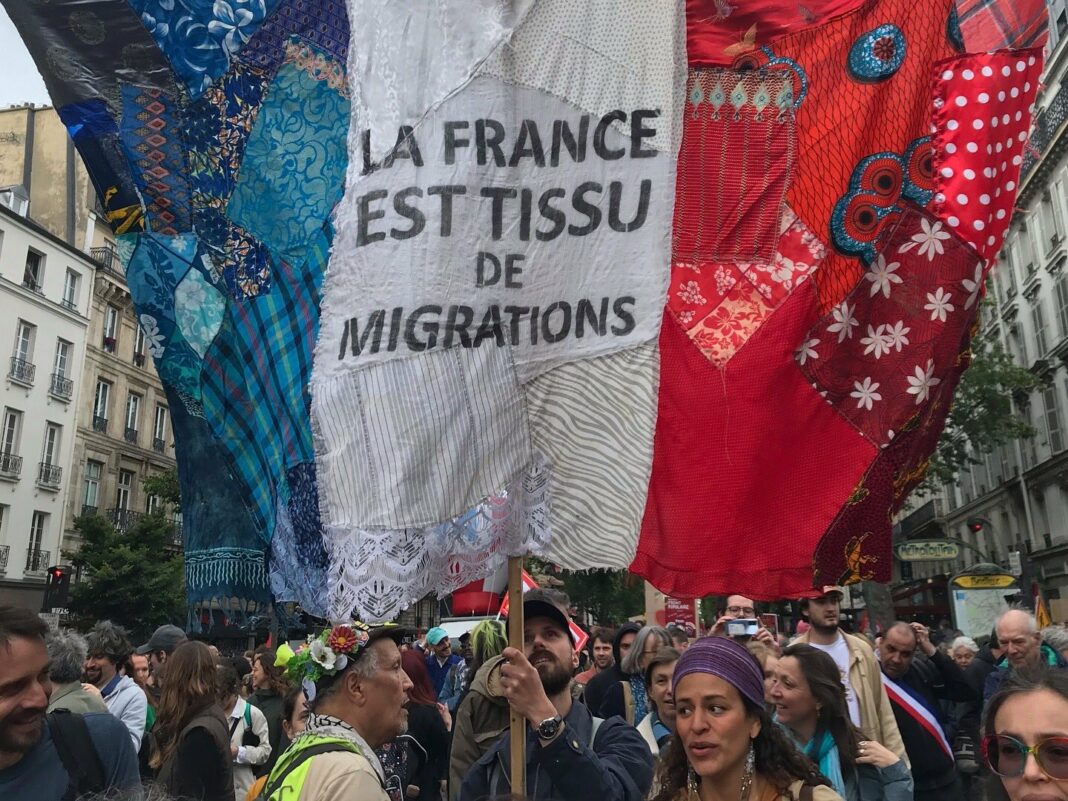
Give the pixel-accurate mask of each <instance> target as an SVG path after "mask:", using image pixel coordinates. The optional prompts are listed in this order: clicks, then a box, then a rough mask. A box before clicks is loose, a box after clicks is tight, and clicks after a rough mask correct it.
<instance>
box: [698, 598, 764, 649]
mask: <svg viewBox="0 0 1068 801" xmlns="http://www.w3.org/2000/svg"><path fill="white" fill-rule="evenodd" d="M709 634H710V635H712V636H713V637H733V638H734V639H736V640H740V641H742V642H743V643H744V642H745V641H747V640H756V641H757V642H759V643H763V644H764V645H765V646H766V647H767V648H768V649H769V650H770V651H771V652H772V653H773V654H776V655H778V653H779V650H780V649H779V643H778V642H776V640H775V635H774V634H772V633H771V632H770V631H768V629H767V628H765V627H764V626H762V625H760V620H759V619H757V615H756V603H754V601H753V599H752V598H746V597H745V596H744V595H728V596H727V606H726V608H725V609H724V610H723V614H722V615H720V617H719V619H718V620H717V621H716V623H715V625H714V626H712V630H711V631H710V632H709Z"/></svg>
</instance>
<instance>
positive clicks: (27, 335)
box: [15, 320, 37, 363]
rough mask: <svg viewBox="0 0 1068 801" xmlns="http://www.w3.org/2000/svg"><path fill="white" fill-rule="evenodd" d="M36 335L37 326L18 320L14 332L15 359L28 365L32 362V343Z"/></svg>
mask: <svg viewBox="0 0 1068 801" xmlns="http://www.w3.org/2000/svg"><path fill="white" fill-rule="evenodd" d="M36 333H37V326H35V325H32V324H30V323H28V322H26V321H25V320H19V324H18V328H17V329H16V330H15V358H16V359H19V360H20V361H23V362H26V363H29V362H32V361H33V341H34V339H35V335H36Z"/></svg>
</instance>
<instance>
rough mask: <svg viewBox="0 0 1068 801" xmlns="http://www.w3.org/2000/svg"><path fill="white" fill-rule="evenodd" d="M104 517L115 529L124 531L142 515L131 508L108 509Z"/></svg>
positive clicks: (133, 524)
mask: <svg viewBox="0 0 1068 801" xmlns="http://www.w3.org/2000/svg"><path fill="white" fill-rule="evenodd" d="M105 517H107V519H108V522H110V523H111V525H113V526H115V528H116V529H117V530H119V531H126V530H128V529H130V528H132V527H133V526H135V525H136V524H137V522H138V521H139V520H140V519H141V518H142V517H144V515H143V514H142V513H141V512H135V511H133V510H132V509H108V511H107V514H106V515H105Z"/></svg>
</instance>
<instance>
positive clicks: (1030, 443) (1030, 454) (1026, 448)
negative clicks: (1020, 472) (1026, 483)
mask: <svg viewBox="0 0 1068 801" xmlns="http://www.w3.org/2000/svg"><path fill="white" fill-rule="evenodd" d="M1020 417H1022V418H1023V421H1024V422H1025V423H1026V424H1027V425H1029V426H1030V427H1031V428H1037V426H1036V425H1035V419H1034V417H1032V416H1031V405H1030V404H1021V405H1020ZM1023 460H1024V464H1023V469H1024V470H1030V469H1031V468H1032V467H1034V466H1035V461H1036V457H1035V435H1034V434H1032V435H1031V436H1029V437H1027V438H1026V439H1024V441H1023Z"/></svg>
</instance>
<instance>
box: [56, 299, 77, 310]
mask: <svg viewBox="0 0 1068 801" xmlns="http://www.w3.org/2000/svg"><path fill="white" fill-rule="evenodd" d="M59 305H61V306H62V307H63V308H64V309H69V310H70V311H78V304H77V303H75V302H74V299H73V298H63V300H61V301H60V302H59Z"/></svg>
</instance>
